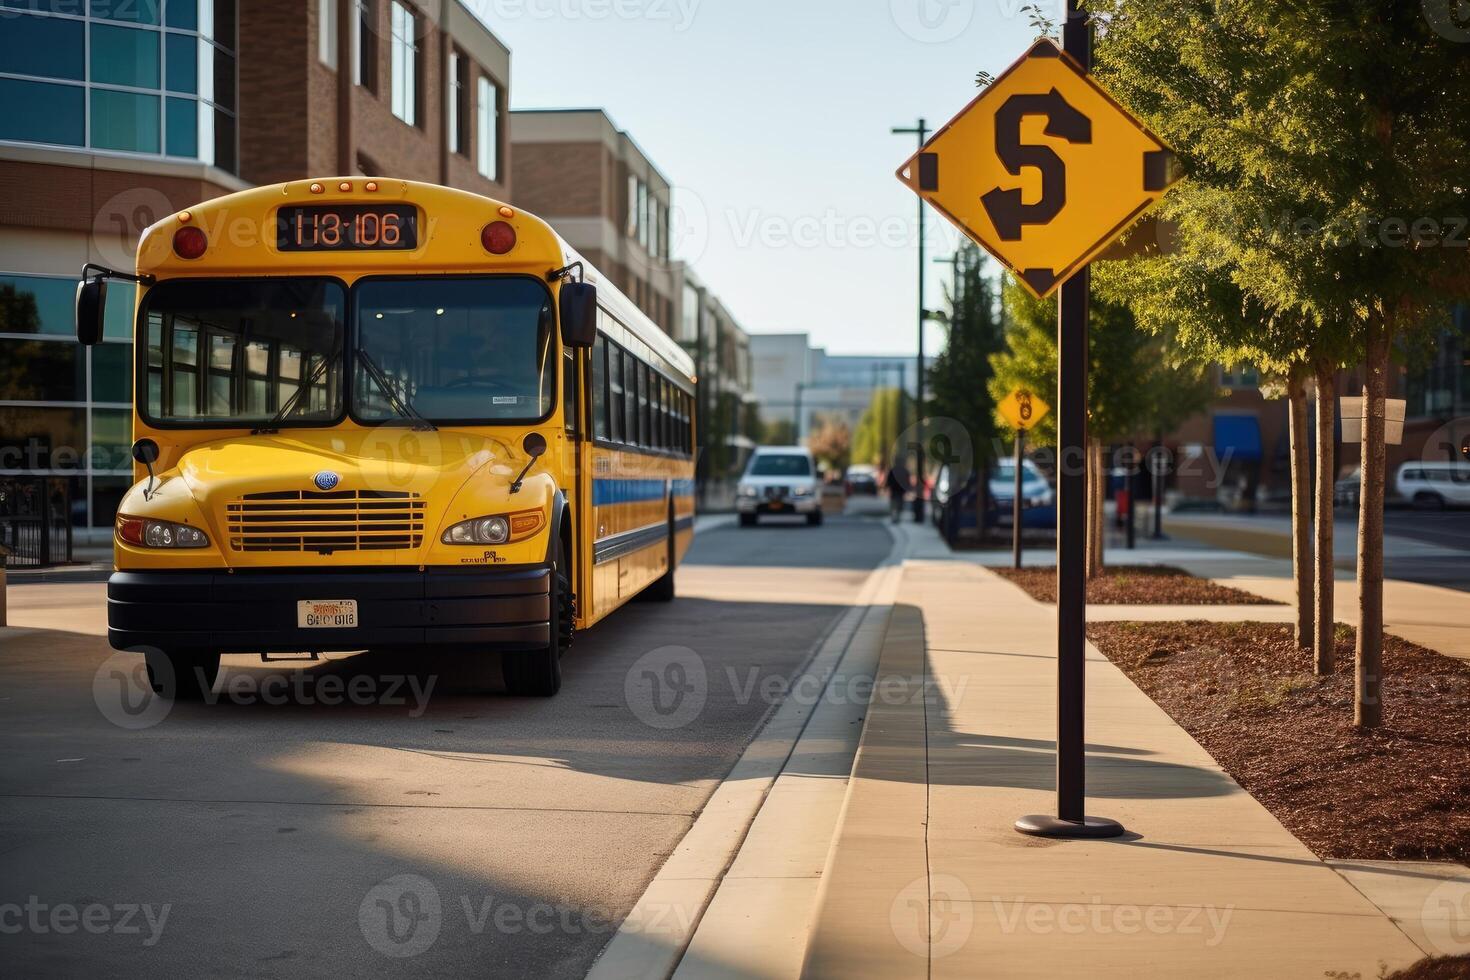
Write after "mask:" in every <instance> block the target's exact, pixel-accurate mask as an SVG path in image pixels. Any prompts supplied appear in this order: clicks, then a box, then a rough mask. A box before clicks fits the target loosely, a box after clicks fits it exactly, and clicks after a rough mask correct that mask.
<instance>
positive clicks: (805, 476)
mask: <svg viewBox="0 0 1470 980" xmlns="http://www.w3.org/2000/svg"><path fill="white" fill-rule="evenodd" d="M735 509H736V510H738V511H739V512H740V526H741V527H754V526H755V525H756V522H757V521H759V520H760V517H761V515H762V514H776V515H787V516H802V517H805V518H806V522H807V523H808V524H813V525H815V524H820V523H822V483H821V479H820V477H818V475H817V463H816V460H814V459H813V458H812V454H811V452H810V450H807V449H804V448H802V447H800V446H761V447H760V448H759V449H757V450H756V451H755V455H753V456H751V457H750V464H749V465H748V466H746V467H745V475H744V476H742V477H741V478H740V486H739V489H738V490H737V491H736V497H735Z"/></svg>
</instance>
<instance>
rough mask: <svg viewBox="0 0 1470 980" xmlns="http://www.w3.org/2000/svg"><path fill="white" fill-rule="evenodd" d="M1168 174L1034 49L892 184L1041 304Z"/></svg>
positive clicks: (1111, 104)
mask: <svg viewBox="0 0 1470 980" xmlns="http://www.w3.org/2000/svg"><path fill="white" fill-rule="evenodd" d="M1176 173H1177V166H1176V164H1175V158H1174V154H1173V152H1172V151H1170V150H1169V148H1168V147H1167V146H1165V145H1164V143H1163V142H1162V141H1161V140H1160V139H1159V138H1158V137H1157V136H1155V135H1154V134H1153V133H1151V132H1149V131H1148V128H1147V127H1146V126H1144V125H1143V123H1141V122H1139V121H1138V120H1137V119H1136V118H1134V117H1133V116H1132V115H1131V114H1130V113H1129V112H1128V111H1127V110H1126V109H1124V108H1123V107H1122V106H1120V105H1118V103H1117V102H1116V101H1114V100H1113V98H1112V96H1110V95H1108V93H1107V92H1105V91H1104V90H1103V89H1102V87H1101V86H1099V85H1098V84H1097V82H1096V81H1094V80H1093V78H1092V77H1091V76H1090V75H1089V74H1088V73H1087V72H1085V71H1084V70H1083V69H1082V66H1081V65H1079V64H1078V63H1077V62H1076V61H1075V60H1074V59H1072V58H1071V57H1070V56H1069V55H1067V54H1064V53H1063V52H1062V50H1061V49H1060V48H1058V47H1057V46H1056V45H1055V44H1053V43H1052V42H1051V41H1047V40H1042V41H1038V42H1037V43H1036V44H1035V45H1033V46H1032V48H1031V50H1030V51H1028V52H1027V53H1026V55H1025V56H1024V57H1023V58H1022V59H1021V60H1020V61H1018V62H1016V63H1015V64H1014V65H1012V66H1011V67H1010V68H1009V69H1007V71H1006V72H1005V74H1003V75H1001V76H1000V78H998V79H996V80H995V82H994V83H993V84H992V85H991V86H990V87H989V88H987V89H986V90H985V91H984V92H982V93H981V94H980V96H979V98H977V99H976V100H975V101H974V102H971V103H970V105H969V106H967V107H966V108H965V110H964V111H963V112H961V113H960V114H959V115H958V116H956V117H955V118H954V120H953V121H951V122H950V123H949V124H948V125H947V126H945V127H944V128H943V129H941V130H940V131H939V132H938V133H936V134H935V136H934V138H933V139H931V140H930V141H929V142H928V143H927V144H925V146H924V148H923V149H922V150H920V151H919V153H918V154H917V155H916V156H914V157H913V158H911V159H910V160H909V161H908V162H907V163H905V164H904V165H903V167H902V168H901V169H900V170H899V172H898V176H899V179H900V180H902V181H903V182H904V183H905V184H907V185H909V187H911V188H913V190H914V191H916V192H917V193H918V194H919V195H920V196H922V197H923V198H924V199H925V200H926V201H928V202H929V203H930V204H932V205H934V207H936V208H938V209H939V211H940V212H942V213H943V214H944V216H945V217H947V218H948V219H949V220H950V221H952V222H954V223H955V224H956V225H958V226H959V228H960V230H961V231H963V232H964V233H965V234H967V235H969V236H970V237H971V238H972V239H974V240H975V241H976V242H977V243H979V244H980V245H982V246H984V247H985V248H986V249H987V250H988V251H989V252H990V253H991V254H992V255H994V256H995V257H996V259H997V260H999V261H1000V262H1001V263H1002V264H1003V265H1005V266H1006V267H1007V268H1009V269H1010V270H1011V271H1012V272H1014V273H1015V274H1016V276H1017V277H1018V278H1019V279H1020V280H1021V282H1022V283H1024V284H1025V286H1026V288H1027V289H1029V290H1031V292H1032V293H1034V294H1036V295H1037V296H1042V297H1045V296H1049V295H1051V293H1053V292H1054V291H1055V290H1056V289H1057V288H1058V287H1059V286H1060V285H1061V284H1062V283H1063V282H1065V281H1066V280H1067V279H1069V278H1071V276H1072V274H1073V273H1074V272H1076V271H1077V270H1078V269H1079V268H1081V267H1082V266H1083V265H1085V264H1086V263H1088V262H1090V261H1091V260H1092V259H1093V258H1095V257H1096V256H1097V255H1098V253H1099V252H1101V251H1102V250H1103V249H1105V248H1107V246H1108V245H1109V244H1111V243H1112V241H1113V240H1114V239H1116V238H1117V237H1118V236H1119V235H1121V234H1122V233H1123V232H1124V231H1126V230H1127V229H1128V226H1129V225H1131V224H1133V222H1134V221H1136V220H1137V219H1138V218H1139V217H1140V216H1141V215H1142V214H1143V213H1144V212H1145V211H1147V210H1148V209H1149V208H1150V207H1152V206H1153V205H1154V203H1155V202H1157V201H1158V200H1159V198H1160V197H1161V196H1162V195H1163V193H1164V192H1165V191H1166V190H1167V189H1168V187H1169V185H1170V184H1171V183H1173V181H1174V180H1175V179H1176Z"/></svg>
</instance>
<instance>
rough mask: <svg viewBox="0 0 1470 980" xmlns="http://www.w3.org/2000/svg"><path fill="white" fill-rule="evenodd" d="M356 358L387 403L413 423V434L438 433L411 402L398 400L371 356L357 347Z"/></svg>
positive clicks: (437, 428) (434, 426)
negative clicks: (360, 361) (386, 399)
mask: <svg viewBox="0 0 1470 980" xmlns="http://www.w3.org/2000/svg"><path fill="white" fill-rule="evenodd" d="M357 356H358V358H360V359H361V360H362V366H363V367H365V368H367V371H368V375H369V376H370V377H371V378H372V379H373V381H374V382H375V383H376V384H377V386H378V388H379V389H380V390H381V391H382V392H383V394H385V395H387V396H388V401H389V402H391V403H392V405H393V407H394V408H395V409H396V410H397V411H398V414H399V415H402V416H403V417H404V418H406V419H408V420H410V421H412V422H413V423H415V424H414V427H413V430H414V431H415V432H438V431H439V427H438V426H437V425H435V424H434V423H433V422H430V421H429V420H428V419H426V418H424V417H423V415H422V414H420V413H419V410H418V409H416V408H414V407H413V402H411V401H409V399H408V398H406V397H405V398H400V397H399V396H398V392H397V391H395V390H394V388H393V385H392V384H391V383H390V382H389V381H388V376H387V375H385V374H384V373H383V369H382V368H380V367H378V362H377V361H374V360H373V358H372V355H370V354H369V353H368V352H367V351H365V350H363V349H362V348H361V347H359V348H358V349H357Z"/></svg>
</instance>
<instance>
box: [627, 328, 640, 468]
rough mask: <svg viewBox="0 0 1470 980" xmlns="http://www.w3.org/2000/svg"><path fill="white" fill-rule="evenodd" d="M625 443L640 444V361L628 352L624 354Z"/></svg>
mask: <svg viewBox="0 0 1470 980" xmlns="http://www.w3.org/2000/svg"><path fill="white" fill-rule="evenodd" d="M623 410H624V419H623V425H624V430H623V442H624V443H625V444H627V445H629V446H636V445H638V443H639V441H640V440H639V437H638V361H637V359H636V358H634V357H633V355H631V354H629V353H628V352H627V351H624V352H623Z"/></svg>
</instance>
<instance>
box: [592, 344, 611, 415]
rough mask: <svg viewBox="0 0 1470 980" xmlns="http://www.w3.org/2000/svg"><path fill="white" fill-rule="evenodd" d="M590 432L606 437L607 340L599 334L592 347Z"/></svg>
mask: <svg viewBox="0 0 1470 980" xmlns="http://www.w3.org/2000/svg"><path fill="white" fill-rule="evenodd" d="M592 433H593V435H594V436H596V437H597V438H598V439H608V438H610V435H609V433H608V426H607V341H606V340H605V339H604V338H603V337H602V336H601V335H599V336H598V338H597V344H596V346H594V347H593V348H592Z"/></svg>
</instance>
